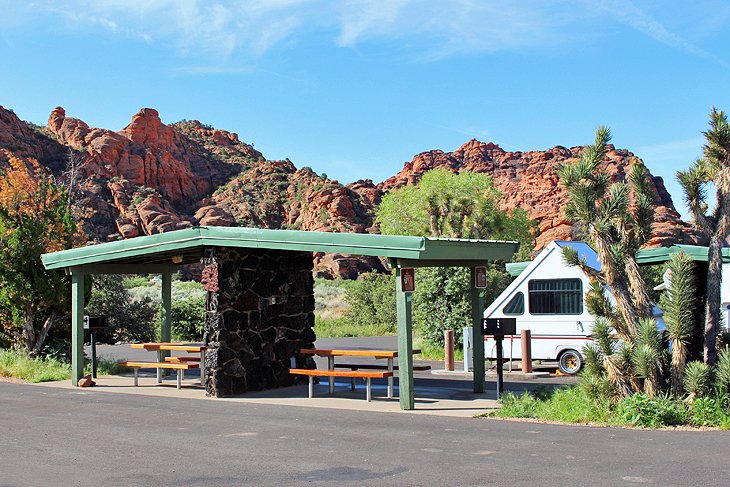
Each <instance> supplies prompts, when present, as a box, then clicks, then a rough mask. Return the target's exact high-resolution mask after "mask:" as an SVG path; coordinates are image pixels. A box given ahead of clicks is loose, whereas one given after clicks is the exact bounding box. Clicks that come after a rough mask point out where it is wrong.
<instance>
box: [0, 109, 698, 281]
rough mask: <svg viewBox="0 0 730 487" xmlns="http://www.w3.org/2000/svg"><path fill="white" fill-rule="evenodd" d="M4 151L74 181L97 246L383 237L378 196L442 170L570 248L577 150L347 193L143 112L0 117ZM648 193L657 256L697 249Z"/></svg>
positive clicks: (497, 156) (619, 171)
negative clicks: (563, 180)
mask: <svg viewBox="0 0 730 487" xmlns="http://www.w3.org/2000/svg"><path fill="white" fill-rule="evenodd" d="M0 147H3V148H6V149H8V150H9V151H11V152H13V153H15V154H16V155H20V156H25V157H34V158H36V159H38V160H39V161H40V162H41V163H42V164H43V165H45V166H46V167H48V168H49V169H50V170H51V171H53V173H54V174H55V175H56V176H57V177H58V178H59V179H61V180H64V181H65V182H67V183H70V181H71V180H73V185H72V187H73V188H75V190H74V195H73V197H74V199H75V201H76V203H77V205H78V206H79V207H80V208H82V209H83V215H84V219H85V228H86V230H87V232H88V233H89V235H90V236H91V238H92V239H94V240H97V241H109V240H116V239H122V238H132V237H136V236H139V235H151V234H155V233H160V232H165V231H171V230H176V229H179V228H185V227H189V226H192V225H239V226H256V227H264V228H288V229H298V230H316V231H337V232H362V233H365V232H371V233H372V232H377V231H378V229H377V226H376V225H375V223H374V209H375V207H376V206H377V204H378V203H379V202H380V198H381V197H382V195H383V193H384V192H386V191H388V190H391V189H394V188H398V187H401V186H404V185H408V184H415V183H417V182H418V181H419V179H420V177H421V176H422V175H423V173H424V172H426V171H428V170H430V169H433V168H436V167H444V168H448V169H450V170H452V171H464V170H469V171H477V172H483V173H487V174H490V175H492V176H493V178H494V184H495V186H496V187H497V188H499V189H500V190H501V191H502V194H503V198H502V202H501V206H502V208H504V209H510V208H514V207H518V206H520V207H523V208H525V209H526V210H527V211H528V212H529V214H530V216H531V217H532V218H535V219H537V220H538V221H539V223H540V231H541V234H540V236H539V237H538V245H539V246H540V247H541V246H544V245H545V244H546V243H547V242H549V241H550V240H552V239H555V238H562V239H570V238H573V237H574V231H573V228H572V227H571V226H570V224H568V222H566V221H564V219H563V218H562V217H561V214H560V208H561V207H562V205H563V204H564V203H565V194H564V192H563V191H562V190H561V189H560V188H559V186H558V180H557V176H556V174H555V167H556V165H557V164H558V163H560V162H563V161H567V160H570V159H571V158H575V157H577V156H578V154H579V153H580V150H581V147H574V148H572V149H566V148H564V147H555V148H553V149H550V150H547V151H535V152H525V153H522V152H505V151H504V150H502V149H501V148H499V147H498V146H496V145H494V144H491V143H488V144H485V143H483V142H479V141H476V140H472V141H469V142H467V143H466V144H464V145H463V146H462V147H460V148H459V149H458V150H456V151H454V152H451V153H445V152H442V151H429V152H424V153H422V154H419V155H417V156H415V157H414V159H413V160H412V161H411V162H409V163H406V164H405V166H404V168H403V170H402V171H401V172H399V173H398V174H396V175H395V176H393V177H392V178H390V179H388V180H386V181H384V182H382V183H380V184H378V185H374V184H373V183H372V181H369V180H366V181H357V182H355V183H352V184H348V185H342V184H340V183H339V182H337V181H334V180H330V179H327V178H325V177H322V176H319V175H317V174H316V173H315V172H313V171H312V170H311V169H309V168H301V169H297V168H296V167H295V166H294V165H293V164H292V163H291V162H290V161H288V160H285V161H268V160H266V158H265V157H264V156H263V154H261V153H260V152H259V151H257V150H255V149H254V148H253V146H252V145H250V144H247V143H245V142H242V141H241V140H240V139H239V138H238V136H237V135H236V134H234V133H231V132H226V131H225V130H218V129H214V128H212V127H209V126H206V125H204V124H202V123H200V122H198V121H181V122H178V123H174V124H170V125H166V124H164V123H162V121H161V120H160V116H159V114H158V113H157V111H156V110H153V109H151V108H144V109H142V110H140V111H139V112H138V113H137V114H135V115H134V116H133V117H132V120H131V121H130V123H129V125H127V126H126V127H124V128H123V129H122V130H119V131H116V132H115V131H112V130H107V129H101V128H93V127H89V126H88V125H87V124H86V123H84V122H83V121H82V120H79V119H77V118H72V117H68V116H66V112H65V110H64V109H63V108H60V107H58V108H56V109H54V110H53V111H52V113H51V115H50V116H49V118H48V123H47V125H46V126H45V127H40V126H36V125H33V124H30V123H27V122H23V121H21V120H20V119H19V118H18V117H17V116H16V115H15V113H13V112H12V111H11V110H7V109H5V108H3V107H0ZM0 157H2V156H0ZM632 158H633V154H631V153H630V152H628V151H626V150H620V149H614V148H612V150H611V151H610V153H609V156H608V158H607V161H606V164H605V168H606V171H608V172H609V173H611V174H612V175H613V177H614V179H615V180H620V179H623V178H625V171H626V169H627V167H628V164H629V163H630V161H631V159H632ZM2 164H3V161H2V160H0V166H2ZM653 182H654V189H655V192H656V196H657V223H656V224H655V228H654V239H653V240H652V245H666V244H670V243H675V242H686V243H691V242H694V241H696V239H695V238H694V236H693V235H692V233H691V232H690V231H688V227H687V225H686V224H684V223H683V222H682V221H681V220H680V219H679V216H678V214H677V213H676V211H675V209H674V206H673V204H672V200H671V197H670V196H669V194H668V193H667V192H666V189H665V188H664V185H663V183H662V180H661V178H656V177H655V178H653ZM381 267H382V263H381V262H380V261H379V260H377V259H372V258H364V259H354V258H351V257H349V256H338V255H334V256H333V255H319V256H317V269H318V272H319V273H321V274H322V275H343V276H347V277H354V276H355V275H356V274H357V273H358V272H362V271H364V270H367V269H371V268H381Z"/></svg>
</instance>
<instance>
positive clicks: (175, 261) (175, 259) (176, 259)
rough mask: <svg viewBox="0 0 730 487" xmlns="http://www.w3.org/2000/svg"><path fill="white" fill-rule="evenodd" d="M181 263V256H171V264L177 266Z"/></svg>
mask: <svg viewBox="0 0 730 487" xmlns="http://www.w3.org/2000/svg"><path fill="white" fill-rule="evenodd" d="M182 261H183V256H182V255H173V256H172V263H173V264H179V263H181V262H182Z"/></svg>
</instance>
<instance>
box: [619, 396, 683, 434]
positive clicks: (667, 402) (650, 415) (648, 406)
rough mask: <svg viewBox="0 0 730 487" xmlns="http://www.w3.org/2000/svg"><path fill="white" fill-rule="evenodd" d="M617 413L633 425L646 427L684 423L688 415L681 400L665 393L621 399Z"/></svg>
mask: <svg viewBox="0 0 730 487" xmlns="http://www.w3.org/2000/svg"><path fill="white" fill-rule="evenodd" d="M617 415H618V416H619V417H620V418H623V419H624V420H625V421H627V422H628V423H630V424H632V425H634V426H644V427H647V428H660V427H662V426H676V425H681V424H686V423H687V420H688V417H689V415H688V411H687V407H686V406H685V405H684V403H682V402H681V401H677V400H674V399H672V398H671V397H669V396H667V395H659V396H657V397H649V396H647V395H646V394H642V393H637V394H634V395H632V396H629V397H627V398H625V399H623V400H622V401H621V402H620V403H619V405H618V409H617Z"/></svg>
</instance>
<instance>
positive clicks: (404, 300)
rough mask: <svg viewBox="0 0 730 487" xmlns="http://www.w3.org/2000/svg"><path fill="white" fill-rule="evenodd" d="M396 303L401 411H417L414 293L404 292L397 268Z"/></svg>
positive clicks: (399, 270)
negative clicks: (415, 396)
mask: <svg viewBox="0 0 730 487" xmlns="http://www.w3.org/2000/svg"><path fill="white" fill-rule="evenodd" d="M395 302H396V311H397V313H398V387H399V394H398V395H399V397H400V408H401V409H406V410H408V409H415V399H414V396H413V313H412V309H411V308H412V303H413V296H412V293H407V292H403V288H402V285H401V269H400V267H398V266H396V268H395Z"/></svg>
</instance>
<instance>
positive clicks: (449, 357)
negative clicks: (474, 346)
mask: <svg viewBox="0 0 730 487" xmlns="http://www.w3.org/2000/svg"><path fill="white" fill-rule="evenodd" d="M444 370H454V330H444Z"/></svg>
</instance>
